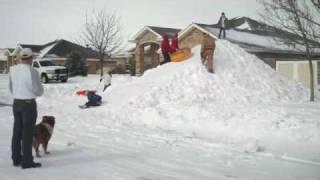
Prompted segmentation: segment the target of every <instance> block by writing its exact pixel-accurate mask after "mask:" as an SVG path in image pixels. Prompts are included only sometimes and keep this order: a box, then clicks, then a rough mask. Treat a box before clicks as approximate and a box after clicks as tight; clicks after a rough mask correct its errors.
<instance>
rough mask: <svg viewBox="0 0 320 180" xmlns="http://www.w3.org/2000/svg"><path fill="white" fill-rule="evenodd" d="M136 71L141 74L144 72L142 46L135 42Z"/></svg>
mask: <svg viewBox="0 0 320 180" xmlns="http://www.w3.org/2000/svg"><path fill="white" fill-rule="evenodd" d="M135 59H136V73H137V74H138V75H142V74H143V72H144V46H143V45H139V44H137V47H136V50H135Z"/></svg>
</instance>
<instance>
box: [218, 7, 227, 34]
mask: <svg viewBox="0 0 320 180" xmlns="http://www.w3.org/2000/svg"><path fill="white" fill-rule="evenodd" d="M227 23H228V18H227V17H226V15H225V14H224V12H223V13H221V16H220V19H219V22H218V25H219V26H220V31H219V39H220V38H221V34H222V33H223V38H224V39H225V38H226V28H227Z"/></svg>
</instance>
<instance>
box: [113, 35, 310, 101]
mask: <svg viewBox="0 0 320 180" xmlns="http://www.w3.org/2000/svg"><path fill="white" fill-rule="evenodd" d="M199 51H200V49H199V47H197V48H195V49H194V50H193V57H192V58H191V59H189V60H188V61H185V62H182V63H177V64H174V63H171V64H167V65H164V66H163V67H158V68H156V69H152V70H149V71H147V72H146V73H145V74H144V75H143V76H142V77H141V78H140V79H138V80H137V81H136V82H134V83H133V84H129V85H126V86H122V87H120V88H117V89H116V90H115V91H112V93H117V92H118V93H123V92H122V91H121V90H120V89H121V88H122V89H125V91H126V92H127V93H124V94H130V96H131V95H135V96H136V97H135V98H131V99H130V103H131V104H136V105H137V106H140V107H141V106H144V107H149V106H154V105H157V104H161V103H162V104H163V103H168V102H176V103H177V102H180V101H183V102H186V101H188V102H194V101H210V102H215V103H219V104H220V103H222V104H234V103H241V104H243V103H246V104H247V103H261V102H262V103H271V102H293V101H303V100H306V99H307V93H308V92H307V89H306V88H305V87H304V86H303V85H302V84H299V83H297V82H293V81H289V80H288V79H286V78H284V77H282V76H281V75H279V74H277V73H276V72H275V71H274V70H273V69H271V68H270V67H269V66H268V65H266V64H264V63H263V62H262V60H260V59H258V58H257V57H256V56H253V55H251V54H249V53H247V52H245V51H244V50H243V49H241V48H240V47H238V46H237V45H234V44H232V43H229V42H227V41H218V42H217V48H216V52H215V57H214V64H215V65H214V66H215V67H214V69H215V72H216V73H215V74H209V73H207V72H206V70H205V68H204V67H203V66H202V65H201V63H200V52H199ZM119 90H120V91H119ZM128 91H131V92H128ZM112 93H110V94H112Z"/></svg>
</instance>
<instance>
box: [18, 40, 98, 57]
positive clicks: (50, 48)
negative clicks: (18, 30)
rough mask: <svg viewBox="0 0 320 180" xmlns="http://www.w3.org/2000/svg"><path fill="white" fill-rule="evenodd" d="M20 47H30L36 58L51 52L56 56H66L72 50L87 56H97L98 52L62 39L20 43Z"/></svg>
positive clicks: (48, 54)
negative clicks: (45, 42) (37, 43)
mask: <svg viewBox="0 0 320 180" xmlns="http://www.w3.org/2000/svg"><path fill="white" fill-rule="evenodd" d="M20 47H21V48H30V49H31V50H32V51H33V53H35V54H36V56H37V58H40V59H41V58H46V57H49V56H50V55H52V54H53V55H55V56H58V57H66V56H67V55H68V54H69V53H70V52H73V51H76V52H79V53H80V54H81V55H82V56H84V57H87V58H93V59H97V58H99V53H98V52H96V51H94V50H92V49H89V48H85V47H83V46H81V45H78V44H75V43H73V42H70V41H67V40H64V39H58V40H55V41H51V42H49V43H47V44H44V45H33V44H20Z"/></svg>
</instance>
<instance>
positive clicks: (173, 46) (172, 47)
mask: <svg viewBox="0 0 320 180" xmlns="http://www.w3.org/2000/svg"><path fill="white" fill-rule="evenodd" d="M178 49H179V40H178V33H175V34H174V37H173V38H172V41H171V45H170V50H171V53H175V52H177V51H178Z"/></svg>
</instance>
